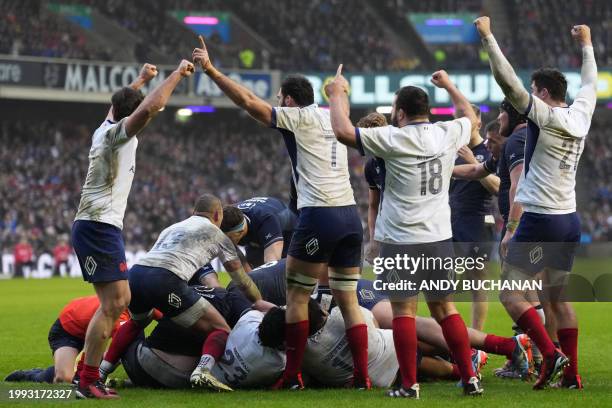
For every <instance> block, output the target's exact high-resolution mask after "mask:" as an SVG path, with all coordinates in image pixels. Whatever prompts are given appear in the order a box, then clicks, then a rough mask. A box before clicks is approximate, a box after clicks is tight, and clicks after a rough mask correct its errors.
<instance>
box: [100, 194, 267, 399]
mask: <svg viewBox="0 0 612 408" xmlns="http://www.w3.org/2000/svg"><path fill="white" fill-rule="evenodd" d="M222 219H223V207H222V205H221V201H220V200H219V199H218V198H217V197H215V196H213V195H211V194H203V195H202V196H200V197H199V198H198V200H197V201H196V203H195V206H194V211H193V215H192V216H191V217H189V218H187V219H186V220H183V221H181V222H178V223H176V224H173V225H171V226H169V227H168V228H166V229H165V230H163V231H162V233H161V234H160V235H159V238H158V239H157V241H156V242H155V245H153V248H151V250H149V252H147V254H146V255H144V256H143V257H142V258H140V259H139V260H138V262H137V263H136V264H135V265H134V266H133V267H132V268H131V269H130V272H129V284H130V290H131V293H132V299H131V301H130V304H129V310H130V315H131V319H130V321H128V322H127V323H125V324H124V325H122V326H121V328H120V329H119V330H118V331H117V333H116V335H115V337H114V338H113V342H112V344H111V346H110V348H109V350H108V352H107V353H106V355H105V357H104V361H103V362H102V365H101V366H100V370H101V371H102V372H103V373H104V374H106V375H108V373H110V372H112V371H113V369H114V367H116V365H117V363H118V361H119V359H120V358H121V356H122V355H123V354H124V353H125V350H126V349H127V347H129V345H130V344H131V343H132V342H133V341H134V339H135V338H136V336H137V335H138V334H139V333H140V332H141V331H142V329H143V328H144V327H146V326H147V325H148V324H149V323H150V322H151V316H152V313H153V311H154V309H158V310H159V311H161V312H162V313H163V314H164V316H165V317H166V318H170V319H172V321H173V322H174V323H176V324H178V325H180V326H182V327H185V328H189V329H191V330H194V331H197V332H200V333H205V334H207V337H206V340H205V342H204V344H203V345H202V357H201V359H200V363H199V364H198V365H197V367H196V368H195V369H194V371H193V373H192V374H191V383H192V385H194V386H204V387H208V388H212V389H215V390H218V391H231V388H229V387H227V386H226V385H225V384H223V383H221V382H219V381H217V380H216V379H215V378H214V376H213V375H212V374H211V370H212V368H213V366H214V365H215V362H216V361H218V360H219V358H220V357H221V356H222V355H223V351H224V349H225V342H226V340H227V336H228V334H229V331H230V328H229V326H228V325H227V322H226V321H225V319H224V318H223V316H222V315H221V314H220V313H219V312H218V311H217V310H216V309H215V308H214V307H210V303H209V302H208V301H207V300H206V299H204V298H203V297H202V296H200V294H198V293H197V291H196V290H195V289H194V288H193V287H190V286H188V284H187V282H189V280H191V278H192V277H193V275H194V274H195V273H196V272H197V271H198V270H199V269H200V268H202V267H204V266H205V265H207V264H208V263H210V262H211V261H212V260H213V259H214V258H217V257H218V258H219V260H220V261H221V262H222V263H223V266H224V267H225V269H226V270H227V272H228V273H229V274H230V277H231V278H232V280H233V281H234V282H235V283H236V284H237V286H238V287H239V288H240V290H242V292H243V293H244V294H245V296H246V297H247V298H248V299H249V300H250V301H251V302H253V307H254V308H255V309H258V310H267V308H268V307H269V306H270V304H269V303H268V302H265V301H263V300H262V299H261V295H260V293H259V290H258V289H257V286H255V284H254V283H253V281H252V280H251V278H249V276H248V275H247V274H246V272H245V271H244V269H243V267H242V263H241V262H240V260H239V258H238V254H237V253H236V247H235V246H234V244H233V243H232V241H231V240H230V239H229V237H228V236H227V235H225V234H224V233H223V232H222V231H221V229H220V228H219V226H220V225H221V222H222Z"/></svg>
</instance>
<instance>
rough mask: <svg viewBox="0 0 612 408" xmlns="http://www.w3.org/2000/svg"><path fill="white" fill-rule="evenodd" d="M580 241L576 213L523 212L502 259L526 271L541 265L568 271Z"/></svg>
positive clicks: (532, 270)
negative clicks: (506, 252)
mask: <svg viewBox="0 0 612 408" xmlns="http://www.w3.org/2000/svg"><path fill="white" fill-rule="evenodd" d="M579 242H580V219H579V218H578V214H577V213H575V212H574V213H571V214H536V213H532V212H524V213H523V215H522V216H521V220H520V222H519V225H518V228H517V229H516V231H515V232H514V236H513V237H512V240H511V241H510V243H509V245H508V254H507V256H506V259H505V262H507V263H508V265H512V266H516V267H519V268H521V269H522V270H524V271H527V272H529V273H530V274H536V273H538V272H540V271H541V270H542V269H543V268H552V269H556V270H561V271H568V272H569V271H571V270H572V266H573V265H574V256H575V254H576V249H577V248H578V244H579Z"/></svg>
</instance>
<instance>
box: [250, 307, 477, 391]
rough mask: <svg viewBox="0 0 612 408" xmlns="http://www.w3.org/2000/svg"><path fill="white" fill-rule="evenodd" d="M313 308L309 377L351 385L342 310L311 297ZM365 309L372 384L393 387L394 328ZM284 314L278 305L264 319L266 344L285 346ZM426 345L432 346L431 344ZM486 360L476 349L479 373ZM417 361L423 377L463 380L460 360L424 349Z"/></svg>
mask: <svg viewBox="0 0 612 408" xmlns="http://www.w3.org/2000/svg"><path fill="white" fill-rule="evenodd" d="M309 310H310V313H309V315H310V317H311V320H310V322H311V331H312V332H314V333H313V334H311V335H310V336H309V337H308V342H307V344H306V352H305V354H304V372H305V374H306V378H307V379H308V380H309V382H310V383H312V384H317V385H318V386H322V387H346V386H347V385H350V381H351V377H352V367H353V362H352V357H351V354H350V349H349V347H348V343H347V339H346V335H345V331H344V323H343V320H342V316H341V314H340V310H339V309H338V308H337V307H334V308H333V309H332V310H331V313H329V314H328V313H327V312H326V311H324V310H322V309H321V308H320V307H319V305H318V303H317V302H316V301H315V300H314V299H311V301H310V303H309ZM361 312H362V313H363V316H364V318H365V321H366V324H367V325H368V370H369V372H370V373H371V378H372V385H373V386H375V387H380V388H389V387H391V386H393V385H394V383H395V382H396V380H397V378H398V377H399V375H398V374H399V372H398V370H399V365H398V362H397V357H396V353H395V347H394V345H393V331H392V330H390V329H380V328H379V327H378V323H377V322H376V319H375V318H374V315H373V314H372V312H370V311H369V310H367V309H365V308H362V309H361ZM284 314H285V310H284V309H281V308H274V309H272V310H270V311H269V312H268V313H267V314H266V316H265V317H264V322H266V321H269V322H268V324H265V325H262V326H261V327H260V329H259V330H260V336H261V337H262V338H265V339H270V340H272V341H273V343H271V344H266V345H267V346H274V347H283V340H284V328H283V318H284ZM264 344H265V343H264ZM420 345H421V344H420ZM423 345H424V346H425V347H426V348H427V349H431V346H430V345H427V344H423ZM432 356H433V355H432ZM486 360H487V356H486V353H484V352H482V351H477V350H474V354H473V360H472V361H473V364H474V370H475V371H476V372H477V373H479V372H480V368H481V367H482V366H483V365H484V364H486ZM417 365H418V373H419V377H421V378H429V379H438V380H445V379H447V380H459V379H460V378H461V377H460V375H459V370H458V368H457V366H456V364H452V363H450V362H448V361H446V360H442V359H439V358H435V357H430V356H422V355H421V353H420V351H419V357H418V362H417Z"/></svg>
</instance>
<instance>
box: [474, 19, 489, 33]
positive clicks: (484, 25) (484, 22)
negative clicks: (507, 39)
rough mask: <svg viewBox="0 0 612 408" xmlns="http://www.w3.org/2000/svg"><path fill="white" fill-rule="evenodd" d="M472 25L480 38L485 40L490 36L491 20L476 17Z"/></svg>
mask: <svg viewBox="0 0 612 408" xmlns="http://www.w3.org/2000/svg"><path fill="white" fill-rule="evenodd" d="M474 25H475V26H476V29H477V30H478V34H480V38H485V37H486V36H488V35H490V34H491V19H489V17H487V16H482V17H478V18H477V19H476V20H474Z"/></svg>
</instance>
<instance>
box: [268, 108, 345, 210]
mask: <svg viewBox="0 0 612 408" xmlns="http://www.w3.org/2000/svg"><path fill="white" fill-rule="evenodd" d="M272 126H273V127H276V128H278V129H281V131H282V132H281V133H282V134H283V138H284V139H285V144H286V146H287V151H288V153H289V158H290V160H291V165H292V170H293V181H294V183H295V186H296V191H297V196H298V202H297V207H298V208H303V207H340V206H347V205H354V204H355V198H354V197H353V189H352V187H351V182H350V176H349V170H348V150H347V148H346V146H345V145H343V144H341V143H338V141H337V140H336V137H335V136H334V131H333V129H332V127H331V119H330V115H329V111H328V110H325V109H321V108H319V107H318V106H317V105H315V104H313V105H309V106H305V107H301V108H293V107H283V108H274V109H273V111H272Z"/></svg>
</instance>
